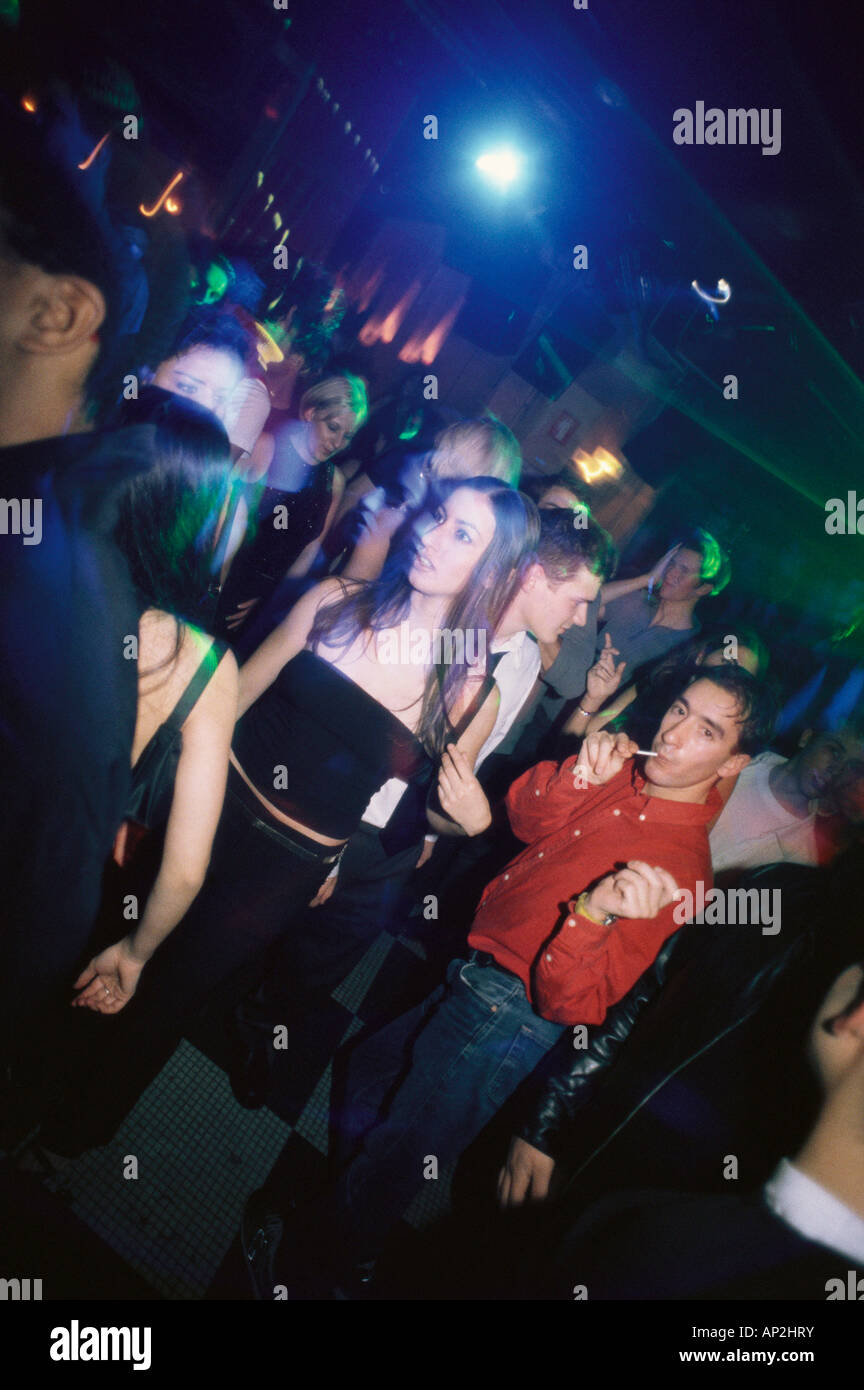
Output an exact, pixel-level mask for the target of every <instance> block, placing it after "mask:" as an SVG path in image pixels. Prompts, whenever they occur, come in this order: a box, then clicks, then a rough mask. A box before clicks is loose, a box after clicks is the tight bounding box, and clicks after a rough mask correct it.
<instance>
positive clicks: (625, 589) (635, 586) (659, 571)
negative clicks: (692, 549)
mask: <svg viewBox="0 0 864 1390" xmlns="http://www.w3.org/2000/svg"><path fill="white" fill-rule="evenodd" d="M680 549H681V546H680V544H679V545H673V546H672V548H671V549H670V550H667V551H666V554H665V555H661V557H660V559H659V560H658V561H657V563H656V565H654V566H653V568H652V569H650V570H648V571H647V572H646V573H645V574H639V575H637V576H636V578H635V579H613V580H611V582H610V583H608V584H604V585H603V588H602V589H601V590H600V596H601V599H602V601H603V606H604V607H605V606H606V604H607V603H612V601H613V600H614V599H616V598H624V596H625V595H626V594H635V593H636V592H637V591H638V590H639V589H647V588H648V586H649V584H650V583H651V581H652V580H653V581H654V583H655V584H659V583H660V581H661V580H662V578H663V575H664V574H665V572H666V566H667V565H668V563H669V561H670V560H671V559H672V557H673V555H677V553H678V551H679V550H680Z"/></svg>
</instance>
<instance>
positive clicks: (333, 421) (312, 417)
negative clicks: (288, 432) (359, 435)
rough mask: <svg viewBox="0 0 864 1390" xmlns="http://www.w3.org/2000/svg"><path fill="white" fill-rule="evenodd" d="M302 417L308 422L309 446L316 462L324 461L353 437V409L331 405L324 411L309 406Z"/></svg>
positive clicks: (336, 452) (354, 425)
mask: <svg viewBox="0 0 864 1390" xmlns="http://www.w3.org/2000/svg"><path fill="white" fill-rule="evenodd" d="M303 418H304V420H306V421H307V422H308V424H309V448H310V451H311V454H312V457H313V458H314V459H316V460H317V461H318V463H326V462H327V460H328V459H329V458H332V457H333V455H334V454H338V453H339V451H340V450H341V449H344V448H345V447H346V445H348V444H350V442H351V440H352V439H353V437H354V430H355V428H356V424H357V422H356V420H355V418H354V414H353V411H350V410H346V409H345V407H344V406H333V407H332V408H331V409H328V410H325V411H318V410H316V408H315V407H314V406H310V408H309V409H308V410H306V411H304V412H303Z"/></svg>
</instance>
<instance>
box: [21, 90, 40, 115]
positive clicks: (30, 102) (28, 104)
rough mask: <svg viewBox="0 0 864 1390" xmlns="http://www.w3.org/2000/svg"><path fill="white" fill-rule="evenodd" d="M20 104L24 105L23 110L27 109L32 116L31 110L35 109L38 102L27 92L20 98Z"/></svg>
mask: <svg viewBox="0 0 864 1390" xmlns="http://www.w3.org/2000/svg"><path fill="white" fill-rule="evenodd" d="M21 105H22V106H23V107H24V110H25V111H29V112H30V114H31V116H32V114H33V112H34V111H35V110H36V109H37V106H38V102H37V101H36V98H35V97H31V95H30V93H29V92H28V93H27V95H26V96H24V97H22V98H21Z"/></svg>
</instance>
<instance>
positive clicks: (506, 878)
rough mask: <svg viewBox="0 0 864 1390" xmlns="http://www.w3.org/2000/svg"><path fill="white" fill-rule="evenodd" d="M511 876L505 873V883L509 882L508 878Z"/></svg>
mask: <svg viewBox="0 0 864 1390" xmlns="http://www.w3.org/2000/svg"><path fill="white" fill-rule="evenodd" d="M509 877H510V875H509V874H505V875H504V882H505V883H506V882H507V880H508V878H509Z"/></svg>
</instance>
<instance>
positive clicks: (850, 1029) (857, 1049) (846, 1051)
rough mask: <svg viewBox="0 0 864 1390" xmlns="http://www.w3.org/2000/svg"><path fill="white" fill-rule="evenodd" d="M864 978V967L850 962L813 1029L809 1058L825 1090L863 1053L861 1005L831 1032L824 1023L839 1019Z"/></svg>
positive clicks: (824, 1001)
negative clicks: (827, 1031) (828, 1031)
mask: <svg viewBox="0 0 864 1390" xmlns="http://www.w3.org/2000/svg"><path fill="white" fill-rule="evenodd" d="M862 979H864V969H862V968H861V966H860V965H851V966H850V967H849V969H848V970H844V971H843V974H842V975H838V977H837V979H836V980H835V981H834V983H833V985H832V986H831V988H830V990H829V991H828V994H827V995H826V996H825V998H824V999H823V1001H822V1004H821V1006H820V1008H819V1012H818V1014H817V1015H816V1019H815V1021H814V1023H813V1027H812V1028H811V1030H810V1040H809V1048H808V1052H809V1057H810V1061H811V1062H812V1064H813V1066H814V1067H815V1069H816V1073H817V1075H818V1077H819V1080H820V1081H821V1082H822V1085H823V1087H824V1089H825V1090H826V1091H829V1090H831V1088H832V1087H833V1086H835V1085H836V1083H837V1082H838V1081H839V1080H841V1078H842V1077H843V1074H844V1072H845V1071H846V1069H847V1068H848V1067H849V1065H850V1064H852V1063H854V1062H855V1061H856V1060H857V1059H858V1057H860V1055H861V1046H862V1043H864V1017H862V1008H861V1007H859V1008H857V1009H856V1010H855V1012H854V1013H853V1014H852V1016H851V1017H850V1018H848V1019H840V1020H838V1021H837V1022H836V1023H835V1024H834V1029H833V1031H832V1032H831V1033H826V1031H825V1028H824V1026H823V1025H824V1024H825V1023H826V1022H828V1020H830V1019H836V1018H837V1015H838V1014H839V1013H842V1011H843V1010H844V1009H845V1008H846V1007H847V1005H849V1004H851V1003H852V1001H853V999H854V998H855V996H856V994H857V992H858V990H859V989H860V987H861V981H862Z"/></svg>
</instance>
